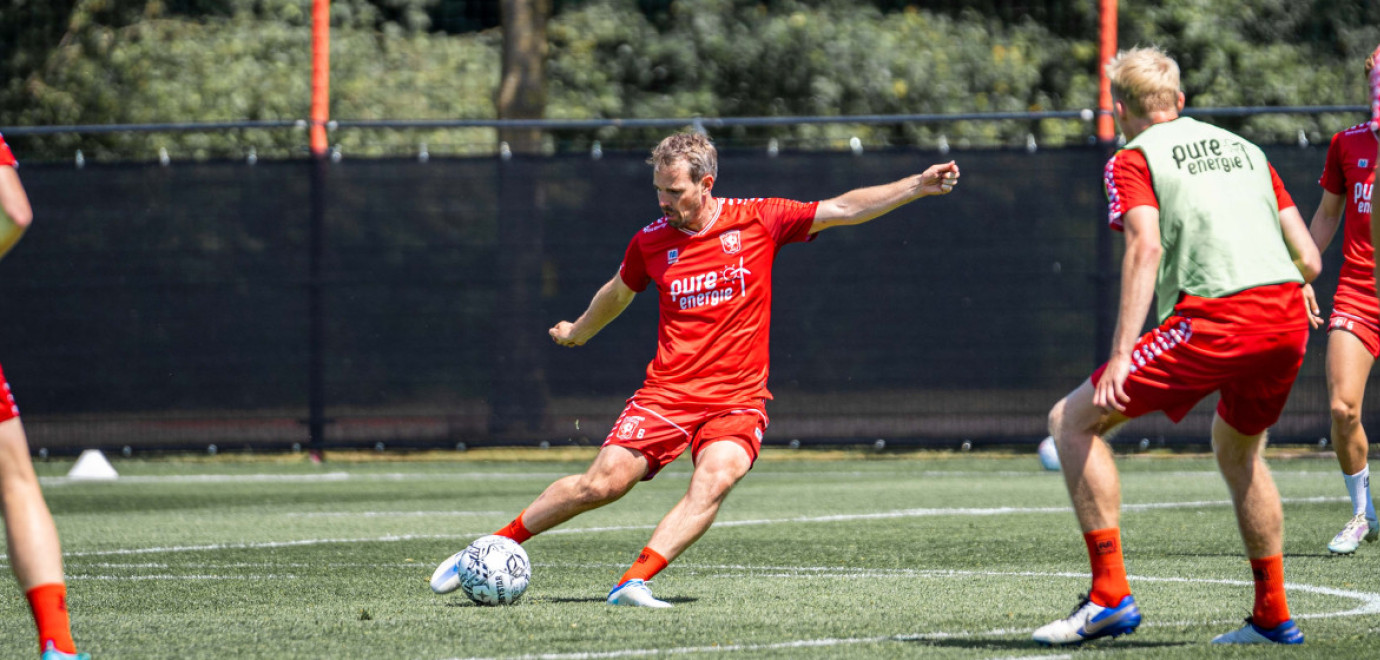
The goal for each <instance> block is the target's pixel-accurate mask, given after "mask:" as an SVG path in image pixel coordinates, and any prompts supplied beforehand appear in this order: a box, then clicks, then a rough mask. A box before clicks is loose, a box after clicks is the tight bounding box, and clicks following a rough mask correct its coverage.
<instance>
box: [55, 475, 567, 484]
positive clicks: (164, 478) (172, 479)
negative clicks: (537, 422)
mask: <svg viewBox="0 0 1380 660" xmlns="http://www.w3.org/2000/svg"><path fill="white" fill-rule="evenodd" d="M564 476H566V474H565V473H563V472H384V473H365V474H359V473H354V472H325V473H322V474H169V475H143V476H121V477H118V478H116V479H113V480H111V481H97V482H93V481H91V480H85V479H72V478H69V477H39V478H38V481H39V483H40V484H42V485H43V486H45V487H47V486H68V485H72V484H92V483H98V484H102V485H119V484H163V483H167V484H181V483H195V484H236V483H261V482H282V483H319V482H323V481H324V482H338V481H354V480H359V481H413V480H426V479H559V478H560V477H564Z"/></svg>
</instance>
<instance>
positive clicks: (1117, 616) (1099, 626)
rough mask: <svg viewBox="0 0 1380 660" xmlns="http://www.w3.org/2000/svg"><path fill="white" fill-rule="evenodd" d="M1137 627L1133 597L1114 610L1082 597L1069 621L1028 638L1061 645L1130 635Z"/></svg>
mask: <svg viewBox="0 0 1380 660" xmlns="http://www.w3.org/2000/svg"><path fill="white" fill-rule="evenodd" d="M1139 625H1140V608H1138V607H1136V599H1135V597H1134V596H1129V595H1128V596H1126V597H1125V598H1122V599H1121V602H1120V603H1117V606H1116V607H1103V606H1101V605H1098V604H1096V603H1094V602H1092V600H1091V599H1089V598H1088V596H1083V600H1082V601H1080V602H1079V603H1078V607H1075V608H1073V613H1072V614H1069V616H1068V618H1065V619H1059V620H1058V621H1054V622H1052V623H1049V624H1046V625H1044V626H1042V627H1040V628H1039V629H1037V630H1036V631H1035V633H1034V634H1033V635H1032V636H1031V637H1032V638H1033V639H1034V640H1035V642H1036V643H1037V644H1043V645H1045V646H1064V645H1068V644H1082V643H1083V642H1086V641H1088V640H1093V639H1097V638H1099V637H1120V636H1122V635H1129V634H1131V633H1133V632H1135V631H1136V626H1139Z"/></svg>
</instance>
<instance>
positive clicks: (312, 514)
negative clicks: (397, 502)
mask: <svg viewBox="0 0 1380 660" xmlns="http://www.w3.org/2000/svg"><path fill="white" fill-rule="evenodd" d="M508 513H511V512H510V511H306V512H290V513H284V514H281V515H283V516H284V517H287V518H421V517H427V516H502V515H505V514H508Z"/></svg>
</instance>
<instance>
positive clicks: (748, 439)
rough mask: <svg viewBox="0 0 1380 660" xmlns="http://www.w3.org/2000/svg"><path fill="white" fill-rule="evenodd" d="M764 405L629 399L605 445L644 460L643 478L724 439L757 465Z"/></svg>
mask: <svg viewBox="0 0 1380 660" xmlns="http://www.w3.org/2000/svg"><path fill="white" fill-rule="evenodd" d="M764 403H765V402H759V403H758V404H757V405H756V406H743V407H737V408H734V407H706V406H698V405H687V406H675V405H666V404H660V403H651V402H647V401H637V400H636V399H628V407H626V408H624V409H623V414H622V415H620V416H619V417H618V421H617V422H615V423H614V425H613V430H612V431H610V432H609V437H608V438H606V439H605V440H604V446H606V447H607V446H610V445H612V446H615V447H627V448H628V449H632V450H634V451H637V452H639V453H641V454H642V455H643V456H644V457H645V458H646V459H647V476H645V477H643V478H642V480H643V481H647V480H649V479H651V478H652V477H655V476H656V475H657V473H658V472H660V471H661V468H664V467H666V466H667V465H669V464H670V463H671V461H674V460H676V458H677V457H679V456H680V455H681V454H683V453H685V450H686V448H689V449H690V458H691V459H698V457H699V455H700V451H701V450H702V449H704V448H705V446H706V445H708V444H709V443H711V442H717V441H719V440H727V441H730V442H735V443H737V444H738V445H740V446H741V447H742V448H743V449H745V450H747V453H748V458H749V459H751V460H752V461H754V462H755V461H756V460H757V455H758V454H759V453H760V452H761V449H762V433H763V432H764V431H766V430H767V424H768V423H769V422H770V420H769V419H768V418H767V411H766V406H765V405H764Z"/></svg>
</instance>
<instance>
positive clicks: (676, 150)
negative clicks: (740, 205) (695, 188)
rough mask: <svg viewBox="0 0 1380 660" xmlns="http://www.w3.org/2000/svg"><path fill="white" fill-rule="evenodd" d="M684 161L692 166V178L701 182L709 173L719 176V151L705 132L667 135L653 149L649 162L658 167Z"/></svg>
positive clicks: (716, 177) (715, 176)
mask: <svg viewBox="0 0 1380 660" xmlns="http://www.w3.org/2000/svg"><path fill="white" fill-rule="evenodd" d="M677 162H683V163H685V164H686V165H688V166H689V167H690V179H691V180H692V181H694V182H696V183H699V182H700V181H701V180H702V179H704V176H705V175H706V174H707V175H709V176H712V177H714V178H715V179H718V178H719V151H718V150H717V149H715V148H714V143H713V142H710V141H709V138H708V137H706V136H705V135H704V134H703V133H694V132H690V133H676V134H674V135H670V136H667V137H666V139H664V140H662V141H661V144H658V145H656V148H655V149H653V150H652V157H651V158H648V159H647V164H648V165H651V166H652V167H654V168H656V169H662V168H666V167H671V166H672V165H675V164H676V163H677Z"/></svg>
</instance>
